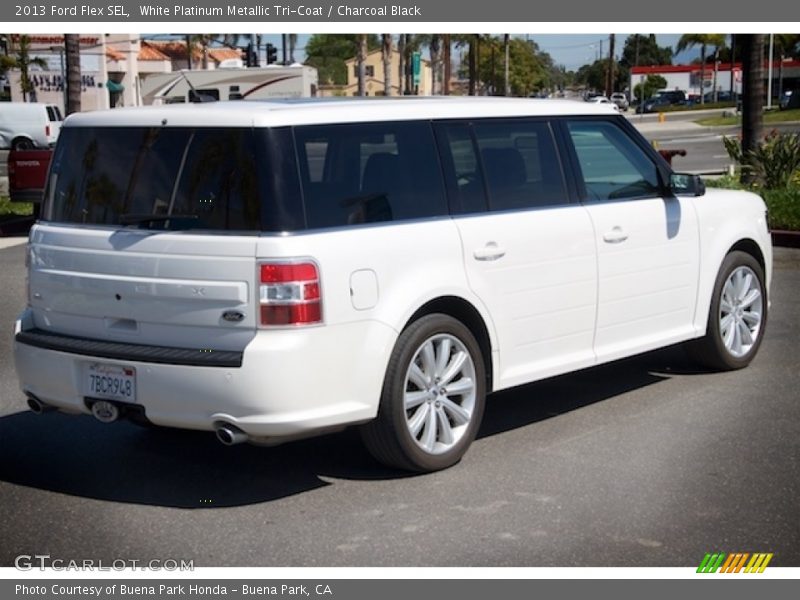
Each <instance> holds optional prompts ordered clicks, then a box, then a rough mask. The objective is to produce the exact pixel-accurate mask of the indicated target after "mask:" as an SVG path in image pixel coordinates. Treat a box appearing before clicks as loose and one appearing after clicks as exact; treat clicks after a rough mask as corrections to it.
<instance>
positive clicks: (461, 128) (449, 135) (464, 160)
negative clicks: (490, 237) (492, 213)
mask: <svg viewBox="0 0 800 600" xmlns="http://www.w3.org/2000/svg"><path fill="white" fill-rule="evenodd" d="M437 133H438V137H439V143H440V145H441V154H442V162H443V166H444V170H445V173H446V176H447V179H448V184H447V185H448V193H449V194H450V196H451V197H452V199H453V200H455V201H456V202H457V205H458V206H460V208H461V210H462V211H463V212H465V213H472V212H484V211H486V194H485V192H484V189H485V188H484V185H483V172H482V171H481V167H480V164H479V162H478V155H477V151H476V149H475V144H474V142H473V140H472V133H471V132H470V126H469V125H467V124H466V123H440V124H438V125H437Z"/></svg>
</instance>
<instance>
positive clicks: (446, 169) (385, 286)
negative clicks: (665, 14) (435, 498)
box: [14, 98, 772, 471]
mask: <svg viewBox="0 0 800 600" xmlns="http://www.w3.org/2000/svg"><path fill="white" fill-rule="evenodd" d="M242 102H246V101H239V102H230V103H229V102H217V103H212V104H201V105H193V106H181V105H171V106H162V107H145V108H131V109H126V110H112V111H97V112H88V113H79V114H75V115H73V116H70V117H69V118H68V119H67V120H66V122H65V124H64V128H63V130H62V133H61V138H60V139H59V142H58V145H57V146H56V150H55V153H54V155H53V159H52V162H51V167H50V174H49V177H48V183H47V188H46V192H45V205H44V210H43V214H42V218H41V219H40V220H39V221H38V222H37V224H36V225H35V226H34V227H33V229H32V230H31V234H30V242H29V246H28V249H27V253H28V256H27V264H28V265H29V267H28V281H29V294H28V305H27V307H26V308H25V310H24V311H23V312H22V313H21V314H20V315H19V318H18V319H17V321H16V324H15V343H14V358H15V364H16V371H17V375H18V380H19V382H20V385H21V388H22V391H23V393H24V394H25V395H26V396H27V397H28V404H29V406H30V407H31V409H32V410H33V411H35V412H44V411H46V410H54V409H58V410H62V411H65V412H71V413H86V414H93V415H94V416H95V417H96V418H97V419H99V420H100V421H102V422H107V423H108V422H113V421H115V420H117V419H120V418H123V417H128V418H132V419H135V420H138V421H143V422H147V423H152V424H155V425H163V426H169V427H182V428H188V429H197V430H206V431H215V432H216V435H217V437H218V439H219V440H220V441H221V442H223V443H224V444H237V443H241V442H247V441H249V442H253V443H258V444H262V443H266V444H272V443H277V442H281V441H286V440H291V439H297V438H299V437H305V436H309V435H316V434H320V433H324V432H329V431H335V430H338V429H341V428H343V427H346V426H349V425H357V426H359V427H360V429H361V433H362V437H363V439H364V442H365V444H366V446H367V448H368V449H369V450H370V451H371V452H372V453H373V454H374V456H375V457H376V458H377V459H378V460H379V461H382V462H384V463H386V464H388V465H392V466H395V467H400V468H403V469H409V470H413V471H432V470H436V469H442V468H445V467H448V466H450V465H452V464H454V463H455V462H457V461H458V460H459V459H460V458H461V457H462V455H463V454H464V453H465V452H466V450H467V448H468V447H469V445H470V443H471V442H472V440H473V439H474V437H475V434H476V432H477V431H478V428H479V427H480V423H481V418H482V416H483V412H484V405H485V399H486V395H487V394H489V393H491V392H495V391H498V390H503V389H507V388H511V387H513V386H518V385H522V384H525V383H529V382H532V381H536V380H539V379H543V378H548V377H553V376H555V375H558V374H562V373H567V372H571V371H575V370H578V369H583V368H586V367H590V366H592V365H597V364H601V363H605V362H608V361H613V360H617V359H620V358H623V357H626V356H630V355H633V354H637V353H641V352H646V351H649V350H653V349H655V348H660V347H663V346H668V345H672V344H676V343H679V342H686V343H689V344H690V349H691V352H692V353H693V355H694V356H695V357H696V358H697V360H699V361H702V362H703V363H704V364H707V365H711V366H713V367H714V368H718V369H737V368H741V367H745V366H746V365H747V364H748V363H750V361H751V360H752V359H753V357H754V356H755V355H756V353H757V351H758V348H759V345H760V344H761V341H762V339H763V337H764V327H765V325H766V323H767V310H768V307H769V296H768V291H769V285H770V280H771V277H772V249H771V245H770V236H769V232H768V230H767V223H766V209H765V206H764V202H763V201H762V200H761V198H760V197H759V196H757V195H755V194H752V193H749V192H744V191H733V190H722V189H710V190H708V191H706V190H705V188H704V186H703V183H702V180H700V178H699V177H697V176H695V175H681V174H676V173H674V172H672V170H671V169H670V167H669V165H668V164H667V163H666V162H665V161H664V160H663V159H662V158H661V157H660V156H659V155H658V153H657V152H656V151H655V150H654V149H653V148H652V147H651V146H650V144H649V143H648V142H647V140H646V139H644V138H643V137H642V135H641V134H639V133H638V132H637V130H636V129H635V128H634V127H633V126H632V125H631V124H630V123H629V122H628V121H627V120H626V119H624V118H623V117H622V116H621V115H619V114H618V113H617V112H616V111H614V110H613V109H612V108H610V107H609V106H606V105H604V104H596V103H583V102H571V101H567V100H565V101H559V100H552V101H548V102H539V101H532V100H525V99H516V100H515V99H491V98H484V99H474V98H450V99H440V98H437V99H428V100H426V99H420V100H419V101H416V102H405V101H403V100H401V99H394V100H393V99H387V100H385V101H382V102H376V101H369V100H352V101H347V102H342V101H340V100H337V101H310V102H288V103H287V102H269V103H261V102H252V103H249V104H247V105H246V107H245V105H243V104H242ZM243 108H246V109H243ZM660 425H661V424H659V426H660Z"/></svg>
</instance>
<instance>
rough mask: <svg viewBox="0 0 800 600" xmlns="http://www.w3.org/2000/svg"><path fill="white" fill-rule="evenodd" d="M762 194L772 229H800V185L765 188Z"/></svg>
mask: <svg viewBox="0 0 800 600" xmlns="http://www.w3.org/2000/svg"><path fill="white" fill-rule="evenodd" d="M761 196H762V197H763V198H764V202H765V203H766V204H767V210H768V211H769V225H770V229H785V230H788V231H800V186H791V187H788V188H785V189H782V190H763V191H762V192H761Z"/></svg>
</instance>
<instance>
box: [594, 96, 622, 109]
mask: <svg viewBox="0 0 800 600" xmlns="http://www.w3.org/2000/svg"><path fill="white" fill-rule="evenodd" d="M587 102H590V103H592V104H607V105H608V106H611V107H613V108H614V109H616V110H619V107H618V106H617V105H616V104H615V103H613V102H612V101H611V100H609V99H608V98H606V97H605V96H592V97H591V98H590V99H589V100H587Z"/></svg>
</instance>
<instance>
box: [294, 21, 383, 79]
mask: <svg viewBox="0 0 800 600" xmlns="http://www.w3.org/2000/svg"><path fill="white" fill-rule="evenodd" d="M360 35H361V34H338V33H317V34H314V35H312V36H311V37H310V38H309V39H308V43H307V44H306V64H307V65H309V66H311V67H314V68H316V69H317V72H318V74H319V80H320V82H322V83H327V84H336V85H344V84H346V83H347V68H346V66H345V61H347V60H350V59H352V58H353V57H354V56H356V54H357V53H358V40H359V36H360ZM366 38H367V50H368V51H370V52H371V51H372V50H376V49H378V48H380V41H379V39H378V36H377V35H376V34H369V35H367V36H366Z"/></svg>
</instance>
